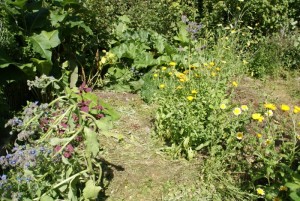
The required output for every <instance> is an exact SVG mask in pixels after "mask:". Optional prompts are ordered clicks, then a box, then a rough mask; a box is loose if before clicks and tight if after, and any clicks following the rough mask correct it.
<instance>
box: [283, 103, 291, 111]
mask: <svg viewBox="0 0 300 201" xmlns="http://www.w3.org/2000/svg"><path fill="white" fill-rule="evenodd" d="M281 110H282V111H285V112H286V111H289V110H290V106H288V105H285V104H282V105H281Z"/></svg>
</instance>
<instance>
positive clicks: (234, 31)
mask: <svg viewBox="0 0 300 201" xmlns="http://www.w3.org/2000/svg"><path fill="white" fill-rule="evenodd" d="M240 9H241V8H240ZM231 33H232V34H234V33H236V30H234V29H233V30H231Z"/></svg>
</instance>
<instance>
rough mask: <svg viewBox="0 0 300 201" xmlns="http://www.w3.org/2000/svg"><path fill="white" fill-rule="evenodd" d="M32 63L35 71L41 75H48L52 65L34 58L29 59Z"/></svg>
mask: <svg viewBox="0 0 300 201" xmlns="http://www.w3.org/2000/svg"><path fill="white" fill-rule="evenodd" d="M31 60H32V61H33V64H34V65H35V66H36V69H37V70H38V71H39V72H40V73H41V74H45V75H49V73H50V71H51V69H52V64H51V62H49V61H48V60H39V59H36V58H32V59H31Z"/></svg>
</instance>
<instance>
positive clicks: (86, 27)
mask: <svg viewBox="0 0 300 201" xmlns="http://www.w3.org/2000/svg"><path fill="white" fill-rule="evenodd" d="M68 24H70V25H71V28H73V27H76V26H77V27H80V28H83V29H84V30H85V31H86V32H87V33H88V34H90V35H92V34H93V31H92V29H91V28H90V27H89V26H87V25H86V24H85V23H84V22H83V21H75V22H69V23H68Z"/></svg>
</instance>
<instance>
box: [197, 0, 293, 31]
mask: <svg viewBox="0 0 300 201" xmlns="http://www.w3.org/2000/svg"><path fill="white" fill-rule="evenodd" d="M201 2H202V3H199V7H200V15H201V16H202V22H203V23H205V24H207V25H208V27H209V28H210V29H214V28H215V27H216V26H217V25H218V24H223V25H225V26H227V25H229V24H232V25H233V26H234V27H236V26H240V27H247V26H250V27H252V28H253V29H254V31H255V34H256V35H258V34H262V35H266V34H271V33H274V32H278V31H280V30H284V29H286V27H287V26H289V19H290V18H292V17H293V18H294V19H295V17H296V15H295V16H289V15H288V14H289V9H290V7H289V6H292V4H290V1H289V0H284V1H278V0H276V1H260V0H250V1H244V0H238V1H231V0H225V1H219V0H210V1H201ZM293 6H296V5H293Z"/></svg>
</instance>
